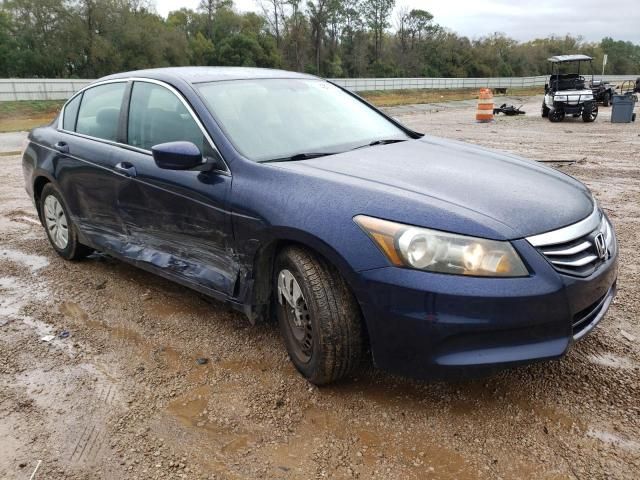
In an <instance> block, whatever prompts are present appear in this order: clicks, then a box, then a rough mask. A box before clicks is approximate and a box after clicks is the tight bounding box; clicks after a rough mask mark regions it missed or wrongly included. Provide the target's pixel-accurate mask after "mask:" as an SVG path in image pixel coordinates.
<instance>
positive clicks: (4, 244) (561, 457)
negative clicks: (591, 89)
mask: <svg viewBox="0 0 640 480" xmlns="http://www.w3.org/2000/svg"><path fill="white" fill-rule="evenodd" d="M538 102H539V98H533V99H532V98H528V99H525V100H523V102H522V103H525V105H524V109H525V110H527V111H529V112H531V114H530V115H527V116H526V117H516V118H505V117H500V118H498V120H497V122H496V123H494V124H488V125H479V124H475V123H474V122H473V114H474V109H473V106H472V105H471V106H469V105H468V104H467V105H462V106H459V108H447V107H446V106H444V107H433V108H423V107H402V108H401V109H397V110H392V113H394V114H396V115H398V116H399V118H400V119H401V120H402V121H404V122H406V123H407V124H409V125H410V126H412V127H414V128H416V129H418V130H420V131H425V132H430V133H433V134H436V135H441V136H446V137H451V138H455V139H460V140H466V141H471V142H473V143H478V144H482V145H485V146H488V147H493V148H497V149H502V150H507V151H510V152H515V153H519V154H524V155H526V156H529V157H533V158H535V159H537V160H552V159H553V160H561V161H564V163H558V164H555V166H557V167H558V168H561V169H562V170H563V171H565V172H567V173H569V174H571V175H574V176H576V177H578V178H579V179H580V180H582V181H584V182H585V183H587V184H588V185H589V186H590V187H591V188H592V189H593V191H594V192H595V193H596V195H597V197H598V198H599V200H600V202H601V204H602V206H603V207H604V208H605V209H606V210H607V212H608V213H609V214H610V216H611V218H612V220H613V222H614V225H615V227H616V229H617V233H618V237H619V242H620V245H621V256H620V260H621V269H620V278H619V281H618V286H619V294H618V297H617V299H616V300H615V302H614V304H613V306H612V308H611V310H610V311H609V314H608V316H607V317H606V319H605V320H604V322H603V323H602V324H601V325H600V326H599V327H598V328H597V329H596V331H595V332H594V334H592V335H590V336H588V337H587V338H586V339H585V340H584V341H582V342H581V343H579V344H577V345H575V347H574V348H572V349H571V350H570V352H569V353H568V355H567V356H566V358H564V359H563V360H561V361H557V362H551V363H545V364H539V365H534V366H530V367H525V368H520V369H517V370H512V371H507V372H504V373H502V374H499V375H497V376H493V377H490V378H486V379H482V380H475V381H467V382H462V383H455V384H447V383H431V384H424V383H418V382H414V381H410V380H406V379H402V378H397V377H392V376H390V375H387V374H384V373H382V372H378V371H375V370H373V369H372V368H365V369H364V371H363V372H362V373H361V374H360V375H358V376H357V378H353V379H351V380H350V381H347V382H343V383H341V384H339V385H336V386H332V387H327V388H322V389H318V388H316V387H312V386H310V385H309V384H308V383H306V382H305V381H304V380H302V378H301V377H300V376H299V375H297V374H296V372H295V371H294V369H293V368H292V367H291V365H290V363H289V362H288V360H287V358H286V353H285V350H284V347H283V345H282V344H281V342H280V339H279V337H278V333H277V331H276V328H275V327H274V326H273V325H261V326H257V327H250V326H249V325H248V324H247V323H246V321H245V320H244V318H243V317H242V316H241V315H239V314H237V313H234V312H232V311H231V310H229V309H228V308H226V307H225V306H223V305H221V304H218V303H216V302H212V301H209V300H207V299H205V298H203V297H202V296H200V295H198V294H196V293H194V292H192V291H189V290H187V289H185V288H182V287H179V286H177V285H174V284H172V283H170V282H167V281H165V280H162V279H160V278H158V277H155V276H153V275H150V274H147V273H144V272H142V271H139V270H136V269H135V268H133V267H130V266H128V265H125V264H123V263H120V262H118V261H115V260H112V259H109V258H108V257H105V256H102V255H95V256H93V257H92V258H90V259H88V260H86V261H83V262H79V263H67V262H64V261H63V260H61V259H60V258H58V257H57V256H56V255H55V254H54V252H53V250H52V249H51V248H49V246H48V244H47V241H46V238H45V233H44V231H43V229H42V227H41V226H39V225H38V222H37V219H36V215H35V211H34V209H33V207H32V206H31V204H30V200H29V199H28V198H27V196H26V194H25V192H24V189H23V179H22V172H21V168H20V159H19V157H18V156H16V155H2V154H1V153H0V165H1V166H2V168H1V169H0V185H1V187H0V478H9V479H12V478H16V479H28V478H30V476H31V474H32V473H33V471H34V469H35V468H36V466H37V465H38V462H41V463H40V466H39V469H38V471H37V473H36V477H35V478H41V479H44V478H46V479H62V478H64V479H84V478H86V479H90V478H91V479H93V478H107V479H111V478H114V479H124V478H127V479H128V478H140V479H147V478H225V479H226V478H229V479H235V478H303V479H307V478H361V479H369V478H381V479H396V478H397V479H405V478H420V479H422V478H425V479H431V478H433V479H445V478H457V479H482V478H504V479H520V478H532V479H564V478H568V479H574V478H575V479H578V478H579V479H600V478H603V479H604V478H613V479H637V478H640V347H639V346H638V345H639V342H640V325H639V320H640V267H639V262H638V251H639V250H640V223H639V222H640V124H628V125H612V124H611V123H609V122H608V118H607V117H608V113H609V109H604V108H602V109H601V117H600V118H599V119H598V120H597V121H596V122H595V123H594V124H583V123H582V121H577V120H576V121H574V120H573V119H568V120H567V121H565V122H564V123H562V124H551V123H549V122H548V121H547V120H543V119H541V118H539V115H538V108H539V105H538ZM7 138H8V137H7ZM12 138H13V139H14V140H15V138H14V137H12ZM14 140H12V142H14ZM7 142H8V140H7ZM8 143H11V142H8ZM8 143H6V144H3V137H2V136H0V152H1V151H3V150H4V151H5V152H10V151H12V149H13V148H15V147H12V146H7V145H8ZM14 143H15V142H14ZM63 331H67V332H69V336H68V337H67V338H59V337H56V338H54V339H53V340H52V341H50V342H45V341H42V340H41V338H42V337H44V336H46V335H49V334H51V335H58V334H60V333H61V332H63ZM198 359H201V360H200V362H199V361H198Z"/></svg>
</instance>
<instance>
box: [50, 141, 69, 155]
mask: <svg viewBox="0 0 640 480" xmlns="http://www.w3.org/2000/svg"><path fill="white" fill-rule="evenodd" d="M53 148H55V149H56V150H58V151H59V152H60V153H69V144H68V143H67V142H62V141H60V142H58V143H56V144H55V145H54V146H53Z"/></svg>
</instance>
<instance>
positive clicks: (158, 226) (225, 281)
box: [118, 81, 238, 296]
mask: <svg viewBox="0 0 640 480" xmlns="http://www.w3.org/2000/svg"><path fill="white" fill-rule="evenodd" d="M126 137H127V139H126V143H127V144H128V145H130V148H131V151H130V152H127V154H126V155H127V160H128V162H130V164H131V167H132V170H131V178H130V181H129V182H128V183H127V184H126V186H124V187H123V188H120V189H119V191H118V208H119V212H120V217H121V218H122V220H123V221H124V224H125V226H126V230H127V234H128V237H129V241H130V242H131V245H130V248H129V250H130V252H131V254H132V255H135V257H136V259H137V260H140V261H142V262H147V263H150V264H151V265H153V266H154V267H157V268H161V269H163V270H165V271H166V272H167V273H169V274H170V275H172V276H174V277H178V278H180V279H181V280H182V281H183V282H186V283H189V284H194V285H198V286H202V287H205V288H207V289H208V290H214V291H216V292H219V293H221V294H222V295H224V296H231V295H233V289H234V285H235V281H236V277H237V273H238V262H237V259H236V257H235V255H234V254H233V241H232V233H231V223H230V217H229V212H228V211H227V198H228V195H229V191H230V188H231V176H230V174H229V172H228V171H211V172H199V171H175V170H163V169H160V168H158V167H157V166H156V164H155V162H154V160H153V157H152V154H151V148H152V147H153V146H154V145H157V144H160V143H166V142H172V141H189V142H192V143H194V144H195V145H197V146H198V147H199V148H200V151H201V152H202V153H203V154H204V155H205V156H207V155H213V154H214V149H215V146H214V145H213V143H212V141H211V140H210V138H209V136H208V134H207V133H206V131H205V130H204V128H203V127H202V125H201V123H200V122H199V120H198V119H197V117H196V116H195V114H194V112H193V111H192V109H191V108H190V106H189V105H188V103H187V102H186V101H185V100H184V99H183V98H182V96H181V95H180V94H179V93H178V92H177V91H176V90H174V89H173V88H172V87H170V86H168V85H165V84H161V83H159V82H153V81H135V82H134V83H133V87H132V90H131V98H130V102H129V108H128V128H127V131H126Z"/></svg>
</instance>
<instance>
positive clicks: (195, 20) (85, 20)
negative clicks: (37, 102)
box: [0, 0, 640, 78]
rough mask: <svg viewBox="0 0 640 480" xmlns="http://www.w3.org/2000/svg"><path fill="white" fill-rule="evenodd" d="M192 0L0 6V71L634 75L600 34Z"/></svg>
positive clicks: (354, 5)
mask: <svg viewBox="0 0 640 480" xmlns="http://www.w3.org/2000/svg"><path fill="white" fill-rule="evenodd" d="M257 1H258V3H259V5H261V7H262V8H261V10H262V12H261V14H256V13H239V12H238V11H236V10H235V9H234V7H233V2H232V0H201V1H200V2H199V6H198V8H197V9H195V10H192V9H186V8H182V9H179V10H175V11H172V12H171V13H169V15H168V17H167V18H166V19H164V18H162V17H161V16H159V15H158V14H157V13H156V12H155V10H154V3H153V0H4V2H2V1H0V76H3V77H10V76H15V77H84V78H95V77H99V76H102V75H106V74H109V73H113V72H117V71H123V70H133V69H141V68H150V67H162V66H169V65H238V66H258V67H277V68H287V69H290V70H297V71H306V72H311V73H315V74H318V75H322V76H329V77H341V76H344V77H362V76H408V77H413V76H436V77H438V76H441V77H471V76H480V77H483V76H528V75H544V74H546V73H548V64H547V61H546V59H547V58H548V57H550V56H552V55H558V54H567V53H586V54H588V55H591V56H593V57H594V59H595V62H594V63H595V65H596V67H595V68H596V70H597V71H598V72H599V71H600V67H599V65H601V62H602V58H603V55H604V54H607V55H608V57H609V63H608V67H607V73H609V74H640V45H635V44H633V43H631V42H623V41H616V40H614V39H612V38H604V39H603V40H602V41H601V42H596V43H590V42H585V41H583V39H581V38H579V37H572V36H564V37H549V38H542V39H536V40H531V41H528V42H517V41H516V40H514V39H512V38H509V37H507V36H505V35H503V34H500V33H494V34H492V35H488V36H486V37H483V38H480V39H474V40H470V39H469V38H467V37H463V36H460V35H457V34H456V33H455V32H452V31H449V30H447V29H445V28H443V27H441V26H440V25H438V23H437V19H436V18H434V17H433V15H432V14H431V13H430V12H429V11H427V10H424V9H413V10H410V9H408V8H399V9H398V10H397V11H396V13H395V15H394V18H393V19H392V18H391V17H392V12H393V10H394V5H395V0H257Z"/></svg>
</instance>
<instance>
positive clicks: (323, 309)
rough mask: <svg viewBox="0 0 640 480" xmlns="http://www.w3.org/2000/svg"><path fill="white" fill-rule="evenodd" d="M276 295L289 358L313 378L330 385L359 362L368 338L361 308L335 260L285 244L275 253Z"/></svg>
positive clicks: (312, 381)
mask: <svg viewBox="0 0 640 480" xmlns="http://www.w3.org/2000/svg"><path fill="white" fill-rule="evenodd" d="M292 278H293V280H294V281H295V282H296V283H295V284H294V283H293V282H292ZM284 292H286V293H284ZM298 293H301V295H302V296H301V297H300V296H297V294H298ZM287 296H288V297H289V298H287ZM294 298H295V300H294ZM274 300H275V304H276V310H277V316H278V324H279V326H280V333H281V335H282V338H283V340H284V343H285V346H286V348H287V352H288V353H289V358H290V359H291V362H292V363H293V365H294V366H295V367H296V369H297V370H298V371H299V372H300V373H301V374H302V375H303V376H304V377H305V378H306V379H307V380H308V381H309V382H311V383H313V384H315V385H326V384H328V383H331V382H334V381H336V380H338V379H340V378H343V377H345V376H347V375H349V374H350V373H352V372H353V371H354V370H355V369H356V368H357V367H358V366H359V365H360V363H361V361H362V358H363V352H364V343H365V342H364V329H363V323H362V318H361V315H360V310H359V307H358V304H357V302H356V300H355V298H354V297H353V294H352V293H351V292H350V291H349V288H348V287H347V285H346V283H345V281H344V279H343V278H342V277H341V276H340V274H339V273H338V272H337V271H336V270H335V269H334V268H333V267H332V266H331V265H329V264H327V263H326V262H325V261H324V260H322V259H320V258H318V257H316V256H314V255H312V254H311V253H309V252H308V251H306V250H304V249H302V248H300V247H287V248H286V249H284V250H283V251H282V252H281V253H280V254H279V255H278V256H277V258H276V263H275V269H274ZM292 300H293V303H294V304H295V305H296V306H297V308H294V307H293V306H292V304H291V301H292ZM296 319H297V320H298V322H299V324H296Z"/></svg>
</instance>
